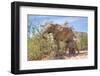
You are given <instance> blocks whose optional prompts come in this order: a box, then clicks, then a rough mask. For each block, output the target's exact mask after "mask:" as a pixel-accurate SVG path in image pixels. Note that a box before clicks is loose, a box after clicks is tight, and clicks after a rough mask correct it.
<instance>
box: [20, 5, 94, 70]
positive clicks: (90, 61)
mask: <svg viewBox="0 0 100 76" xmlns="http://www.w3.org/2000/svg"><path fill="white" fill-rule="evenodd" d="M27 14H40V15H62V16H87V17H88V58H87V59H82V60H47V61H27ZM93 65H94V11H90V10H73V9H60V8H49V9H48V8H42V7H25V6H23V7H20V70H29V69H44V68H60V67H79V66H93Z"/></svg>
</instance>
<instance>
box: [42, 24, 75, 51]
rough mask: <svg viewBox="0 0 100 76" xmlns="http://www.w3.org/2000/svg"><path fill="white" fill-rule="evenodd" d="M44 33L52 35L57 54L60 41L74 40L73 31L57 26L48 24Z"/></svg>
mask: <svg viewBox="0 0 100 76" xmlns="http://www.w3.org/2000/svg"><path fill="white" fill-rule="evenodd" d="M44 33H48V34H49V33H52V35H53V39H54V42H55V44H56V45H57V52H58V51H59V49H60V41H62V42H67V41H71V40H73V39H74V38H75V34H74V32H73V30H72V29H71V28H69V27H65V26H62V25H59V24H48V25H47V26H46V28H45V29H44V32H43V34H44Z"/></svg>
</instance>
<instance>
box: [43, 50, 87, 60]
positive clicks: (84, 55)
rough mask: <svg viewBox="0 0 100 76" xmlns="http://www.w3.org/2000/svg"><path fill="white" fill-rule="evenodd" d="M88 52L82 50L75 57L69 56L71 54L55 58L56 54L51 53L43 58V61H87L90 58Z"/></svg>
mask: <svg viewBox="0 0 100 76" xmlns="http://www.w3.org/2000/svg"><path fill="white" fill-rule="evenodd" d="M87 52H88V51H87V50H84V51H83V50H81V51H80V53H79V54H75V55H69V54H65V55H62V56H58V57H55V56H54V52H51V53H50V54H49V55H46V56H44V57H43V58H42V60H55V59H66V60H69V59H71V60H74V59H85V58H87V57H88V53H87Z"/></svg>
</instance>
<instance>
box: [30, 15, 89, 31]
mask: <svg viewBox="0 0 100 76" xmlns="http://www.w3.org/2000/svg"><path fill="white" fill-rule="evenodd" d="M47 22H53V23H57V24H64V23H65V22H67V23H68V25H69V26H71V27H73V28H74V31H77V32H87V31H88V17H83V16H50V15H49V16H46V15H45V16H44V15H28V31H29V32H30V33H31V32H32V27H34V26H37V27H39V26H41V25H43V24H45V23H47Z"/></svg>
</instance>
